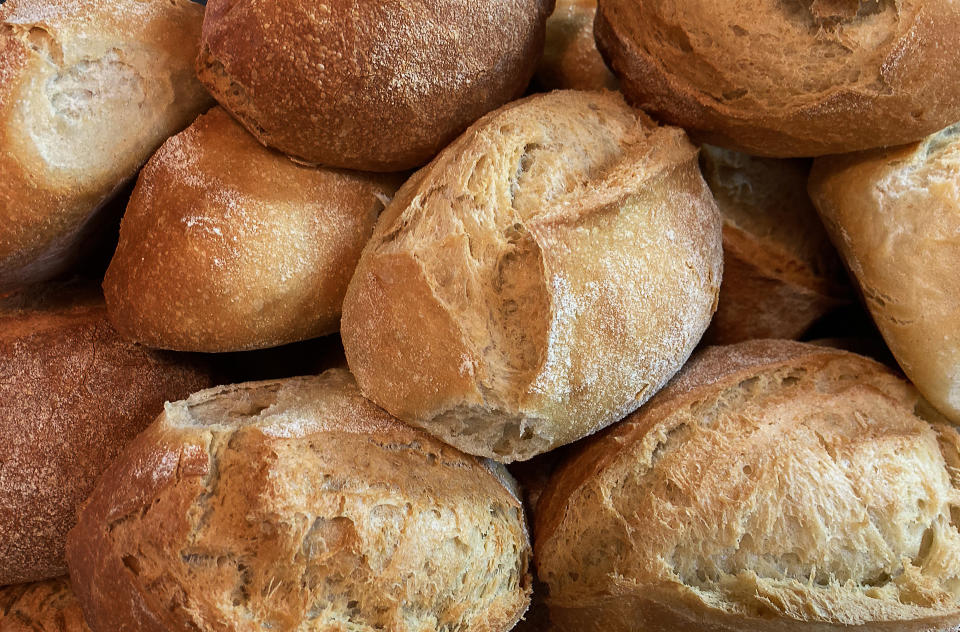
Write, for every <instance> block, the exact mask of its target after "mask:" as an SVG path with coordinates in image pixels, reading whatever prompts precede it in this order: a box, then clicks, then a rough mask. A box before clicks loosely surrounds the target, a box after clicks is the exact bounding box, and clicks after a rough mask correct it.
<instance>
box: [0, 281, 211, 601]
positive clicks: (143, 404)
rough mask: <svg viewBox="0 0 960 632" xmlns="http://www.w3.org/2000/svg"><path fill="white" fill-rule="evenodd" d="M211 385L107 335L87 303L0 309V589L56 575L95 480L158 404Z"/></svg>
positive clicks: (199, 372) (63, 295) (24, 301)
mask: <svg viewBox="0 0 960 632" xmlns="http://www.w3.org/2000/svg"><path fill="white" fill-rule="evenodd" d="M210 384H211V378H210V375H209V373H208V371H207V368H206V367H205V365H204V364H202V363H201V362H200V361H198V360H197V359H194V358H185V357H182V356H174V355H172V354H165V353H156V352H153V351H149V350H147V349H144V348H142V347H139V346H137V345H134V344H132V343H130V342H127V341H126V340H124V339H123V338H121V337H120V336H119V335H117V333H116V332H115V331H114V330H113V328H112V327H111V326H110V324H109V323H108V322H107V312H106V309H105V308H104V306H103V299H102V298H100V297H99V295H98V294H96V293H89V292H87V291H85V290H82V289H74V288H68V287H63V286H55V287H50V288H46V289H45V291H44V292H43V293H41V291H40V290H36V291H33V292H31V293H30V294H28V295H17V296H14V297H11V298H7V299H2V300H0V585H4V584H12V583H18V582H29V581H36V580H40V579H46V578H49V577H56V576H58V575H63V574H64V573H65V572H66V570H67V567H66V562H65V561H64V557H63V550H64V543H65V541H66V535H67V531H68V530H69V529H70V528H71V527H72V526H73V525H74V523H75V521H76V508H77V506H78V505H80V503H81V502H83V500H84V499H85V498H86V497H87V494H89V493H90V490H91V489H93V485H94V482H95V481H96V478H97V477H98V476H99V475H100V473H101V472H103V470H104V469H106V467H107V465H108V464H109V463H110V460H111V459H113V458H114V457H115V456H116V455H117V454H118V453H119V452H120V451H121V449H122V448H123V447H124V445H126V443H127V442H129V441H130V440H131V439H133V437H134V436H136V434H137V433H138V432H140V431H141V430H143V429H144V428H145V427H146V426H147V424H149V423H150V421H151V420H152V419H153V418H154V417H155V416H156V414H157V411H158V410H160V408H161V407H162V405H163V402H164V401H165V400H167V399H177V398H180V397H184V396H185V395H187V394H189V393H191V392H193V391H195V390H197V389H200V388H204V387H207V386H210Z"/></svg>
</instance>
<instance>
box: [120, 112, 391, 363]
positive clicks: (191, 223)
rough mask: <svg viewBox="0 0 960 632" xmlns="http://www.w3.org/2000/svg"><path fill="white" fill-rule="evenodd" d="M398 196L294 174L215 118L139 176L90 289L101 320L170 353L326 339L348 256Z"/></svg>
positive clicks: (385, 179) (370, 183)
mask: <svg viewBox="0 0 960 632" xmlns="http://www.w3.org/2000/svg"><path fill="white" fill-rule="evenodd" d="M399 184H400V179H399V178H398V177H397V176H394V175H389V176H388V175H373V174H363V173H357V172H348V171H336V170H332V169H325V168H318V169H315V168H308V167H302V166H298V165H296V164H294V163H293V162H291V161H290V160H288V159H287V158H286V157H285V156H283V155H282V154H279V153H277V152H273V151H271V150H268V149H265V148H264V147H263V146H262V145H260V144H259V143H257V141H256V140H255V139H254V138H253V137H252V136H250V134H248V133H247V132H246V130H244V129H243V127H241V126H240V125H239V124H237V123H236V122H235V121H234V120H233V119H232V118H230V115H229V114H227V113H226V112H225V111H223V110H222V109H220V108H214V109H213V110H211V111H210V112H209V113H208V114H206V115H204V116H202V117H200V118H199V119H197V121H196V122H195V123H194V124H193V125H191V126H190V127H189V128H188V129H186V130H185V131H183V132H182V133H180V134H178V135H177V136H174V137H173V138H171V139H170V140H168V141H167V142H166V143H164V145H163V147H161V148H160V151H158V152H157V153H156V154H155V155H154V156H153V158H151V159H150V162H148V163H147V166H146V167H144V169H143V171H142V172H141V174H140V179H139V181H138V182H137V187H136V188H135V189H134V192H133V195H132V196H131V198H130V203H129V205H128V206H127V212H126V214H125V215H124V217H123V222H122V224H121V227H120V244H119V246H118V247H117V252H116V254H115V255H114V257H113V260H112V261H111V263H110V268H109V269H108V270H107V275H106V278H105V279H104V283H103V288H104V293H105V295H106V299H107V307H108V308H109V310H110V318H111V321H112V322H113V324H114V325H115V326H116V327H117V329H118V331H120V332H121V333H123V334H124V335H125V336H127V337H129V338H131V339H133V340H136V341H137V342H140V343H143V344H145V345H148V346H151V347H160V348H164V349H176V350H179V351H207V352H217V351H239V350H247V349H259V348H265V347H274V346H277V345H282V344H286V343H290V342H296V341H299V340H305V339H307V338H315V337H317V336H322V335H325V334H329V333H332V332H335V331H337V329H338V328H339V326H340V307H341V305H342V303H343V295H344V293H345V292H346V291H347V283H348V282H349V281H350V277H351V275H352V274H353V269H354V267H355V266H356V264H357V260H358V259H359V258H360V251H361V250H362V249H363V246H364V245H365V244H366V242H367V240H368V239H369V238H370V235H371V233H372V232H373V226H374V224H375V223H376V221H377V217H378V215H379V214H380V211H381V210H382V209H383V207H384V203H385V202H387V201H388V199H389V196H391V195H393V193H394V192H395V191H396V188H397V186H399Z"/></svg>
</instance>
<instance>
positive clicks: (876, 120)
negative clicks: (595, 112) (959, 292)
mask: <svg viewBox="0 0 960 632" xmlns="http://www.w3.org/2000/svg"><path fill="white" fill-rule="evenodd" d="M599 5H600V6H599V9H598V12H597V23H596V27H595V28H596V36H597V43H598V46H599V48H600V50H601V52H602V53H603V54H604V56H605V57H606V58H607V60H608V61H609V62H610V65H611V67H612V68H613V71H614V73H615V74H616V75H617V76H618V77H619V78H620V81H621V89H622V90H623V92H624V94H626V95H627V98H628V100H630V101H631V102H632V103H633V104H634V105H636V106H637V107H642V108H643V109H644V110H646V111H648V112H650V113H651V114H653V115H655V116H657V117H658V118H660V119H662V120H663V121H666V122H668V123H672V124H674V125H680V126H681V127H684V128H685V129H687V130H689V131H690V133H691V135H692V136H693V137H694V138H695V139H698V140H701V141H704V142H708V143H711V144H714V145H719V146H722V147H728V148H732V149H739V150H741V151H745V152H747V153H751V154H755V155H758V156H773V157H781V158H786V157H795V156H820V155H824V154H832V153H843V152H850V151H856V150H861V149H869V148H872V147H882V146H887V145H897V144H902V143H909V142H913V141H916V140H918V139H920V138H922V137H924V136H926V135H927V134H930V133H931V132H934V131H936V130H938V129H940V128H942V127H943V126H945V125H948V124H950V123H952V122H954V121H956V120H958V119H960V5H958V4H957V3H956V2H953V1H952V0H902V1H892V0H789V1H784V0H747V1H746V2H744V1H740V0H683V1H681V0H662V1H656V2H655V1H653V0H600V3H599Z"/></svg>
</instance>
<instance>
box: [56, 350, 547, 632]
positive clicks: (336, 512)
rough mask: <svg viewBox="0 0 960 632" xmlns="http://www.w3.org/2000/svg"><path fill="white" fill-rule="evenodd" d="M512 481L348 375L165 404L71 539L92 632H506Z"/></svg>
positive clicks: (518, 550)
mask: <svg viewBox="0 0 960 632" xmlns="http://www.w3.org/2000/svg"><path fill="white" fill-rule="evenodd" d="M530 552H531V551H530V544H529V537H528V534H527V526H526V522H525V518H524V515H523V509H522V505H521V503H520V500H519V499H518V497H517V490H516V488H515V483H514V482H513V481H512V479H511V478H510V477H509V475H508V474H507V473H506V470H505V469H503V468H502V467H501V466H498V465H495V464H493V463H492V462H490V461H486V460H483V459H477V458H475V457H471V456H467V455H464V454H462V453H460V452H458V451H456V450H454V449H453V448H450V447H448V446H446V445H444V444H441V443H440V442H438V441H436V440H434V439H432V438H431V437H429V436H428V435H426V434H424V433H422V432H420V431H418V430H415V429H413V428H410V427H409V426H405V425H404V424H401V423H400V422H399V421H397V420H396V419H394V418H392V417H391V416H390V415H388V414H387V413H386V412H384V411H383V410H381V409H379V408H377V407H376V406H374V405H373V404H371V403H370V402H369V401H367V400H366V399H364V398H363V397H362V396H361V395H360V392H359V391H358V390H357V388H356V385H355V383H354V381H353V378H352V377H351V376H350V374H349V373H348V372H347V371H344V370H340V369H334V370H330V371H327V372H326V373H324V374H322V375H320V376H317V377H305V378H292V379H289V380H283V381H270V382H253V383H246V384H239V385H233V386H226V387H221V388H217V389H211V390H208V391H203V392H200V393H197V394H195V395H193V396H191V397H190V398H188V399H187V400H186V401H181V402H177V403H173V404H168V405H167V407H166V411H165V412H164V414H163V415H161V416H160V418H159V419H158V420H157V421H156V422H155V423H154V424H153V425H152V426H150V428H148V429H147V430H146V431H145V432H144V433H143V434H141V435H140V437H138V438H137V441H136V442H135V443H134V444H133V445H132V446H131V449H129V450H127V451H126V452H125V454H124V455H123V456H122V457H121V458H120V459H119V460H118V461H117V462H116V463H115V464H114V465H113V466H112V467H111V469H110V470H109V471H108V473H107V474H106V475H105V476H104V477H103V478H102V479H101V482H100V485H99V486H98V488H97V489H96V491H95V492H94V493H93V494H92V496H91V498H90V501H89V503H88V504H87V505H86V506H85V507H84V509H83V510H82V511H81V513H80V519H79V524H78V526H77V528H76V529H74V530H73V531H72V532H71V535H70V544H69V551H68V559H69V564H70V572H71V576H72V577H73V580H74V585H75V586H76V589H77V594H78V597H79V599H80V601H81V603H82V605H83V607H84V612H85V614H86V616H87V621H88V622H89V623H90V627H91V629H92V630H94V632H108V631H109V632H117V631H125V630H140V631H144V632H146V631H153V630H155V631H157V632H160V631H166V630H195V631H196V630H254V629H256V630H260V629H274V630H351V631H356V632H372V631H373V630H396V631H398V632H403V631H411V632H413V631H417V632H420V631H424V630H442V629H447V630H455V629H462V630H480V631H503V632H505V631H506V630H509V629H510V628H511V627H512V626H513V625H514V624H515V623H516V621H517V620H518V619H519V618H520V616H521V615H522V614H523V612H524V610H525V609H526V607H527V604H528V603H529V593H530V577H529V574H528V567H529V564H530Z"/></svg>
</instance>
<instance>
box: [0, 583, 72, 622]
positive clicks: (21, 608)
mask: <svg viewBox="0 0 960 632" xmlns="http://www.w3.org/2000/svg"><path fill="white" fill-rule="evenodd" d="M0 630H2V631H3V632H90V628H88V627H87V624H86V622H85V621H84V620H83V612H81V610H80V603H79V602H78V601H77V598H76V596H75V595H74V594H73V589H72V588H71V587H70V579H69V578H68V577H58V578H56V579H49V580H47V581H43V582H36V583H33V584H17V585H15V586H6V587H3V588H0Z"/></svg>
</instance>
